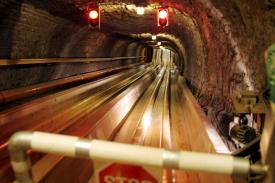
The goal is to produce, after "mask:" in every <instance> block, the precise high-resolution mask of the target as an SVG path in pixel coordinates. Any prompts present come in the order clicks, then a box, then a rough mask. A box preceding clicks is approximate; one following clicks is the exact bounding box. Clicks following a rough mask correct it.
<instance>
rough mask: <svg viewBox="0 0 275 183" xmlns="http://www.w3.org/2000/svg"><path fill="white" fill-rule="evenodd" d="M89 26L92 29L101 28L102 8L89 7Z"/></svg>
mask: <svg viewBox="0 0 275 183" xmlns="http://www.w3.org/2000/svg"><path fill="white" fill-rule="evenodd" d="M87 16H88V25H89V27H91V28H98V29H99V28H100V8H99V6H97V5H96V6H92V7H89V8H88V10H87Z"/></svg>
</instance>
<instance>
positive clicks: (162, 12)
mask: <svg viewBox="0 0 275 183" xmlns="http://www.w3.org/2000/svg"><path fill="white" fill-rule="evenodd" d="M167 16H168V13H167V11H166V10H160V11H159V18H161V19H165V18H167Z"/></svg>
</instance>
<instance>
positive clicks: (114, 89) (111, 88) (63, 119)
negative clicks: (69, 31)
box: [0, 65, 230, 183]
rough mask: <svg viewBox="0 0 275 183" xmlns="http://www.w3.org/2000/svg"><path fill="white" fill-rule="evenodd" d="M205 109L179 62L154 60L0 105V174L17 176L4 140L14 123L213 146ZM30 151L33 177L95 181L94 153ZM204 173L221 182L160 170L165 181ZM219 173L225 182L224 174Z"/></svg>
mask: <svg viewBox="0 0 275 183" xmlns="http://www.w3.org/2000/svg"><path fill="white" fill-rule="evenodd" d="M202 113H203V112H202V111H201V110H200V109H199V108H198V107H197V104H196V101H195V100H194V97H193V96H192V94H191V92H190V91H189V90H188V89H187V87H186V86H185V84H184V79H183V77H182V76H180V75H179V74H178V72H177V69H175V68H170V67H159V66H158V67H156V66H152V65H143V66H136V67H135V68H131V69H127V70H123V71H121V72H119V73H117V74H113V75H111V76H106V77H104V78H99V79H97V80H94V81H92V82H88V83H85V84H81V85H78V86H74V87H72V88H67V89H65V90H62V91H59V92H57V93H52V94H49V95H45V96H42V97H40V98H36V99H33V100H29V101H27V102H25V103H23V104H20V105H18V106H14V107H11V108H9V109H4V110H2V111H0V130H1V133H0V161H1V165H0V182H10V181H11V180H12V172H11V168H10V164H9V157H8V152H7V144H8V139H9V137H10V136H11V135H12V134H13V133H14V132H16V131H19V130H28V131H46V132H53V133H61V134H69V135H75V136H80V137H86V138H97V139H104V140H110V141H118V142H123V143H131V144H139V145H145V146H153V147H163V148H167V149H182V150H190V151H192V150H194V151H206V152H214V151H215V147H214V145H213V144H212V142H211V138H209V137H208V133H207V128H206V126H207V125H206V126H205V124H204V122H203V114H202ZM195 139H196V140H198V141H200V142H197V141H194V140H195ZM202 141H203V143H202ZM30 154H31V156H32V164H33V167H32V170H33V173H34V179H35V181H36V182H68V183H69V182H94V180H93V175H92V173H93V165H92V162H91V161H87V160H80V159H72V158H65V157H62V156H54V155H50V154H39V153H33V152H30ZM203 179H206V180H208V181H212V182H221V179H219V178H217V177H216V176H210V175H207V176H203V175H201V174H197V173H190V172H179V171H171V170H164V176H163V182H204V181H202V180H203ZM213 180H215V181H213ZM222 180H223V181H222V182H225V181H224V180H225V179H224V177H223V178H222ZM228 180H229V179H228ZM229 181H230V180H229Z"/></svg>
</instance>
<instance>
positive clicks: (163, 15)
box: [158, 8, 169, 27]
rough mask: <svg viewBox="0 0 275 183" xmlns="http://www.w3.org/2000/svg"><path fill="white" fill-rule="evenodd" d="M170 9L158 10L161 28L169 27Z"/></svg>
mask: <svg viewBox="0 0 275 183" xmlns="http://www.w3.org/2000/svg"><path fill="white" fill-rule="evenodd" d="M168 13H169V12H168V9H167V8H160V9H159V10H158V26H159V27H167V26H168V23H169V21H168V17H169V16H168V15H169V14H168Z"/></svg>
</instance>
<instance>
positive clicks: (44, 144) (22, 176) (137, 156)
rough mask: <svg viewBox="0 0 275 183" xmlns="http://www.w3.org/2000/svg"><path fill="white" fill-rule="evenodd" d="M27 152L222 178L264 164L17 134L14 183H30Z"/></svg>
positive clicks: (13, 151)
mask: <svg viewBox="0 0 275 183" xmlns="http://www.w3.org/2000/svg"><path fill="white" fill-rule="evenodd" d="M27 149H32V150H33V151H37V152H43V153H50V154H59V155H64V156H69V157H82V158H87V159H104V160H109V161H115V162H120V163H128V164H133V165H147V166H154V167H163V168H171V169H181V170H191V171H201V172H208V173H217V174H224V175H235V176H236V175H241V176H247V175H249V174H250V173H255V174H265V173H266V172H267V167H266V166H264V165H250V163H249V160H247V159H244V158H236V157H233V156H230V155H218V154H207V153H197V152H186V151H169V150H164V149H160V148H152V147H144V146H137V145H129V144H122V143H116V142H108V141H102V140H88V139H82V138H79V137H74V136H68V135H59V134H50V133H44V132H32V133H31V132H18V133H16V134H14V135H13V136H12V138H11V139H10V142H9V151H10V156H11V164H12V167H13V170H14V172H15V177H16V181H17V182H18V183H25V182H28V183H29V182H33V180H32V174H31V172H30V164H29V159H28V157H27V156H26V155H27V154H26V151H27Z"/></svg>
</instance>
